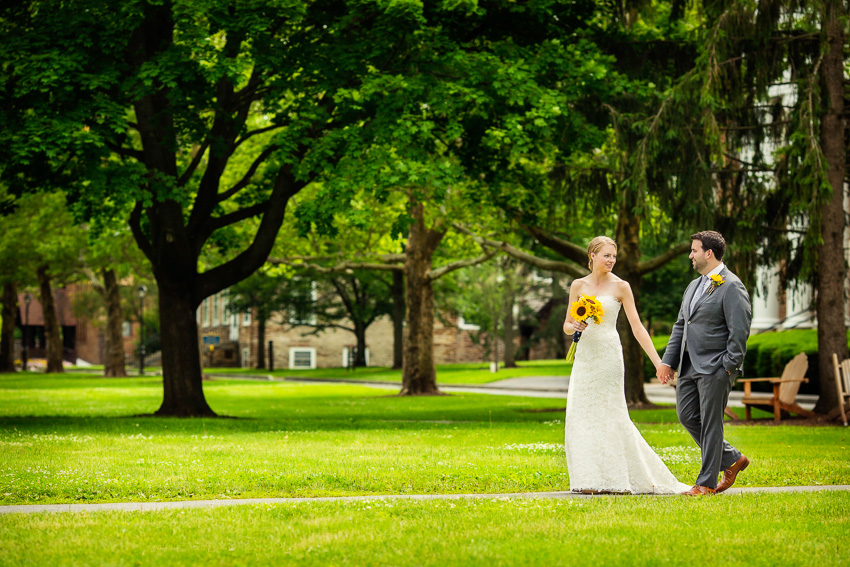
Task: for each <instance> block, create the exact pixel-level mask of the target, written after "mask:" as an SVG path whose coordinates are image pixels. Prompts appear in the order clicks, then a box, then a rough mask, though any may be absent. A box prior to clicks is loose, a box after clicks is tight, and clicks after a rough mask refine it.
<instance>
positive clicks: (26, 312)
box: [21, 293, 32, 372]
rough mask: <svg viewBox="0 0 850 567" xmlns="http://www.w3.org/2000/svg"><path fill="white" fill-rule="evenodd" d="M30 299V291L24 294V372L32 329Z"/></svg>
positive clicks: (22, 364) (22, 363)
mask: <svg viewBox="0 0 850 567" xmlns="http://www.w3.org/2000/svg"><path fill="white" fill-rule="evenodd" d="M30 301H32V296H31V295H30V294H28V293H26V294H24V332H23V337H24V348H23V349H22V353H21V367H22V368H23V370H24V372H26V371H27V362H28V359H27V354H29V353H28V352H27V343H28V342H29V340H28V339H29V329H30Z"/></svg>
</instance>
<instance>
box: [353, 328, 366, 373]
mask: <svg viewBox="0 0 850 567" xmlns="http://www.w3.org/2000/svg"><path fill="white" fill-rule="evenodd" d="M354 336H355V337H356V339H357V356H355V357H354V367H355V368H365V367H366V326H365V325H362V324H360V323H357V322H355V323H354Z"/></svg>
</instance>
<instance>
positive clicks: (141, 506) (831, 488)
mask: <svg viewBox="0 0 850 567" xmlns="http://www.w3.org/2000/svg"><path fill="white" fill-rule="evenodd" d="M848 490H850V485H846V484H835V485H827V486H766V487H752V488H730V489H729V490H727V491H726V492H724V493H723V494H721V495H718V497H719V498H723V497H724V496H727V495H736V494H760V493H779V492H786V493H787V492H793V493H801V492H835V491H848ZM670 496H678V495H676V494H673V495H670ZM618 497H620V498H622V496H615V495H611V494H579V493H574V492H566V491H561V492H514V493H509V494H386V495H374V496H336V497H334V496H329V497H318V498H234V499H230V500H180V501H174V502H110V503H107V504H33V505H21V506H0V515H2V514H36V513H41V512H109V511H113V512H114V511H121V512H150V511H155V510H175V509H189V508H217V507H219V506H240V505H259V504H289V503H293V502H345V501H348V502H356V501H374V500H463V499H471V498H487V499H496V498H618Z"/></svg>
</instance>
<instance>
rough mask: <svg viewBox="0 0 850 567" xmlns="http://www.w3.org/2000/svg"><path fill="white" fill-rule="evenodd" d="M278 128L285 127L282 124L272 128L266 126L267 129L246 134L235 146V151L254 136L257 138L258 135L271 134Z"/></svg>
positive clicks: (258, 129)
mask: <svg viewBox="0 0 850 567" xmlns="http://www.w3.org/2000/svg"><path fill="white" fill-rule="evenodd" d="M278 128H283V125H282V124H272V125H271V126H266V127H265V128H257V129H256V130H251V131H250V132H245V135H244V136H242V137H241V138H239V139H238V140H236V143H235V144H234V145H233V149H236V148H238V147H239V146H241V145H242V144H243V143H245V142H246V141H248V140H249V139H250V138H253V137H254V136H256V135H258V134H262V133H264V132H270V131H271V130H276V129H278Z"/></svg>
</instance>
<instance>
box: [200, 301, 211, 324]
mask: <svg viewBox="0 0 850 567" xmlns="http://www.w3.org/2000/svg"><path fill="white" fill-rule="evenodd" d="M201 309H202V311H203V314H204V316H203V323H202V326H204V327H209V326H210V298H209V297H205V298H204V302H203V303H202V304H201Z"/></svg>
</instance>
